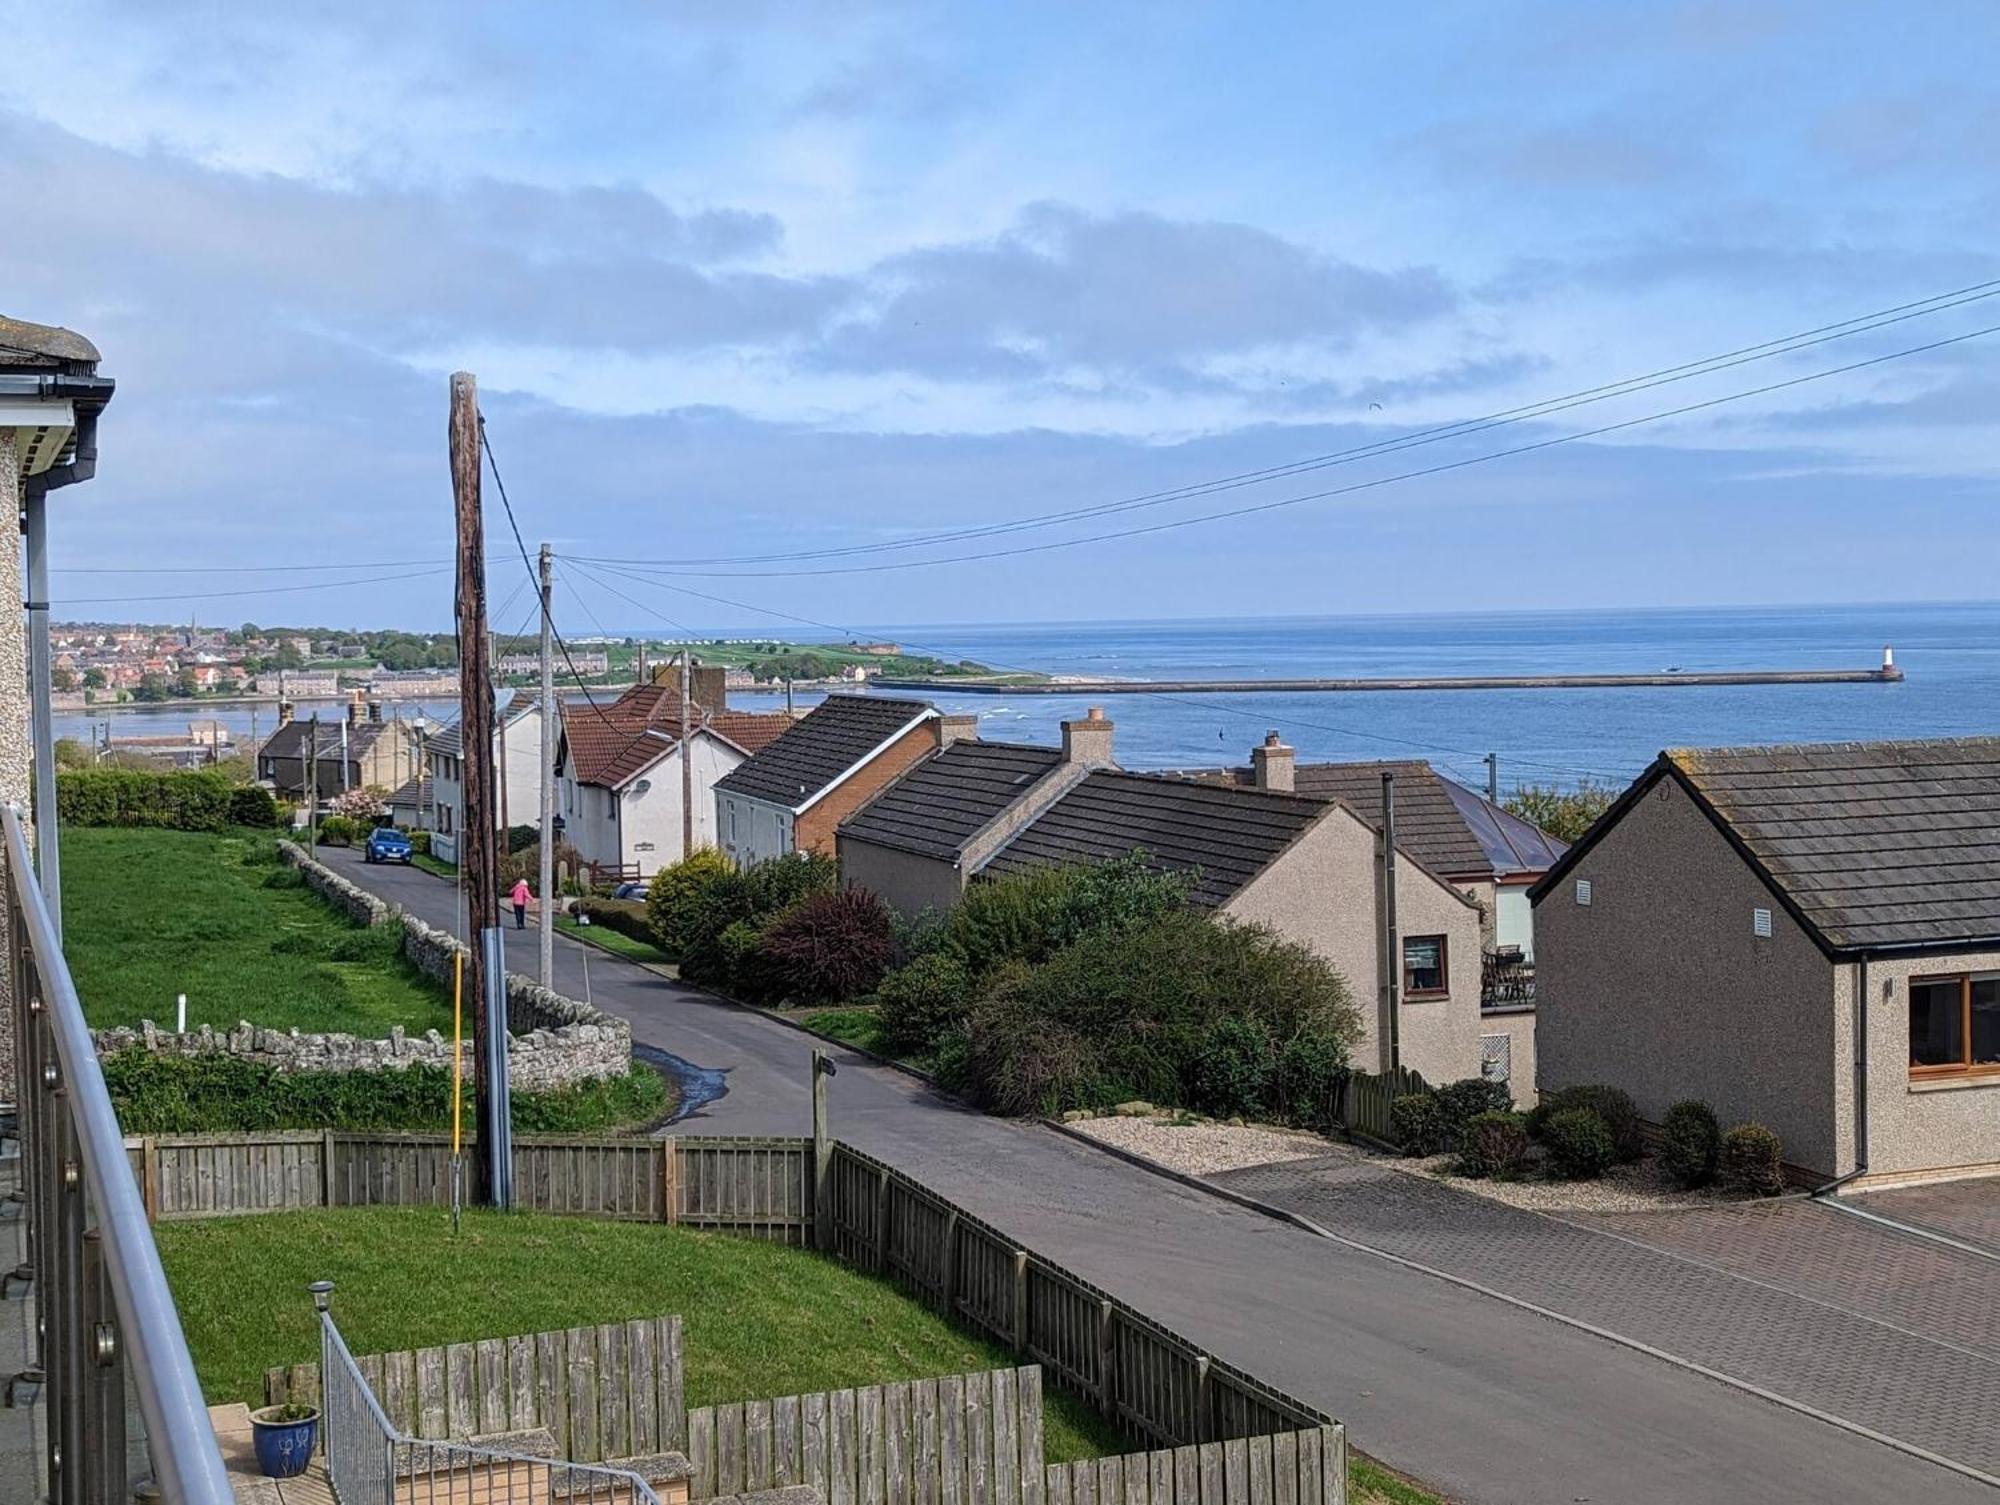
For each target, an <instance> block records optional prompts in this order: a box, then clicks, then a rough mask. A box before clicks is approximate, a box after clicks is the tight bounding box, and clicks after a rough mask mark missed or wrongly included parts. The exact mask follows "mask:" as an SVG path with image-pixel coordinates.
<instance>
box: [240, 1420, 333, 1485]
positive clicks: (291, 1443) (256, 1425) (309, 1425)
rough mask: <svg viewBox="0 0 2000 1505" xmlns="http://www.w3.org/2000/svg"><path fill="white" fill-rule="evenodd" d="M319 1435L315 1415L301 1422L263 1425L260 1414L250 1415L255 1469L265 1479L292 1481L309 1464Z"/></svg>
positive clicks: (265, 1422) (277, 1422)
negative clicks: (255, 1454) (260, 1472)
mask: <svg viewBox="0 0 2000 1505" xmlns="http://www.w3.org/2000/svg"><path fill="white" fill-rule="evenodd" d="M318 1435H319V1413H318V1412H314V1413H313V1414H312V1415H311V1416H308V1417H307V1418H306V1419H305V1420H304V1421H266V1420H265V1419H264V1415H263V1412H261V1411H253V1412H251V1413H250V1436H251V1439H252V1441H253V1442H254V1443H255V1444H256V1448H257V1466H258V1467H259V1468H261V1469H262V1470H263V1471H264V1476H265V1477H266V1478H268V1479H292V1478H296V1477H297V1476H298V1475H300V1474H302V1473H304V1472H305V1471H306V1465H307V1464H308V1463H311V1462H312V1455H313V1443H314V1441H315V1440H316V1439H317V1438H318Z"/></svg>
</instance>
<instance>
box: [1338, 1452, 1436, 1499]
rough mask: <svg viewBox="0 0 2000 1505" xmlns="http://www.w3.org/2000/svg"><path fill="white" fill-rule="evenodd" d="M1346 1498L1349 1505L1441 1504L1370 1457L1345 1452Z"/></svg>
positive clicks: (1433, 1496) (1428, 1492)
mask: <svg viewBox="0 0 2000 1505" xmlns="http://www.w3.org/2000/svg"><path fill="white" fill-rule="evenodd" d="M1347 1498H1348V1500H1349V1501H1350V1502H1351V1505H1444V1501H1443V1499H1442V1498H1441V1497H1439V1496H1437V1495H1434V1494H1432V1493H1431V1492H1430V1491H1429V1490H1427V1489H1425V1488H1424V1487H1423V1486H1422V1485H1420V1484H1414V1483H1412V1482H1411V1481H1410V1480H1408V1479H1405V1478H1404V1477H1403V1476H1402V1475H1401V1474H1399V1473H1396V1472H1395V1471H1394V1470H1392V1469H1387V1468H1384V1467H1383V1466H1382V1465H1381V1464H1379V1463H1377V1462H1376V1461H1375V1460H1374V1459H1373V1458H1366V1457H1363V1456H1362V1455H1361V1454H1360V1453H1357V1452H1355V1451H1354V1449H1353V1448H1352V1447H1349V1448H1348V1450H1347Z"/></svg>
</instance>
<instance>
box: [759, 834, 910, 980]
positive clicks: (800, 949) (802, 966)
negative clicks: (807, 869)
mask: <svg viewBox="0 0 2000 1505" xmlns="http://www.w3.org/2000/svg"><path fill="white" fill-rule="evenodd" d="M791 865H792V866H795V867H804V866H805V864H804V863H803V862H797V863H793V864H791ZM760 866H762V864H760ZM754 871H755V870H754V869H753V872H754ZM763 951H764V954H765V956H767V957H768V958H769V959H770V963H771V967H772V970H773V971H774V972H775V973H776V974H777V976H778V978H779V979H780V980H781V983H782V985H783V988H784V996H785V997H787V998H789V999H791V1000H792V1001H794V1002H798V1003H841V1002H844V1001H845V1000H847V999H849V998H853V997H855V996H856V995H857V994H861V993H866V992H868V991H869V990H871V989H872V988H873V987H874V986H875V985H876V984H877V983H879V982H880V981H881V980H882V974H883V972H884V971H886V970H887V969H888V966H889V960H890V958H891V957H892V956H894V955H895V951H896V941H895V937H894V936H893V935H892V934H891V933H890V930H889V907H888V906H887V905H886V904H884V903H883V902H882V901H881V900H880V899H878V898H877V897H876V896H875V895H874V894H872V893H870V892H869V891H868V890H867V889H865V888H844V889H838V890H836V891H834V892H831V893H811V894H809V895H808V896H807V897H805V898H803V899H801V900H799V901H798V902H797V903H795V904H793V905H792V906H791V907H790V908H789V909H786V910H783V911H781V912H780V913H779V914H778V915H777V917H776V918H775V919H773V920H771V921H770V922H769V923H768V924H767V925H765V926H764V943H763Z"/></svg>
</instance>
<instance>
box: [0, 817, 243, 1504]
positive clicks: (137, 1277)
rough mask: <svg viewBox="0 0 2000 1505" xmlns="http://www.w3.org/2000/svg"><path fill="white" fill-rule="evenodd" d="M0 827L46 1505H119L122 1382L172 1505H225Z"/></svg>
mask: <svg viewBox="0 0 2000 1505" xmlns="http://www.w3.org/2000/svg"><path fill="white" fill-rule="evenodd" d="M0 823H4V825H5V834H6V858H7V890H6V892H7V909H8V930H9V939H10V940H11V942H12V947H11V952H12V955H11V968H12V971H11V981H12V993H11V997H12V1000H13V1005H14V1072H15V1081H14V1093H15V1102H16V1104H17V1106H18V1109H19V1113H20V1129H21V1175H22V1181H23V1183H24V1189H25V1191H26V1193H27V1218H28V1258H27V1260H26V1262H25V1263H24V1264H23V1265H22V1267H21V1268H20V1270H18V1271H16V1272H15V1274H16V1275H17V1276H18V1277H20V1278H22V1279H25V1280H27V1281H28V1282H29V1283H30V1285H31V1287H32V1289H33V1292H34V1301H35V1310H36V1315H37V1317H38V1318H39V1323H38V1328H39V1332H38V1338H37V1344H38V1348H37V1359H38V1364H37V1369H36V1370H33V1371H30V1372H29V1376H28V1377H29V1378H30V1379H31V1380H37V1379H38V1380H40V1381H41V1382H42V1385H43V1392H42V1393H43V1396H44V1398H45V1404H46V1417H45V1420H46V1424H47V1425H46V1435H47V1448H48V1451H47V1464H48V1479H49V1499H50V1500H52V1501H54V1502H57V1505H120V1502H123V1501H124V1500H125V1499H127V1498H128V1496H129V1493H130V1490H129V1488H128V1480H127V1478H126V1437H125V1427H126V1422H125V1382H126V1378H127V1376H128V1374H129V1376H130V1379H131V1382H132V1387H133V1390H134V1391H135V1392H136V1394H137V1397H138V1403H139V1413H140V1416H141V1418H142V1419H143V1421H144V1425H145V1431H146V1443H147V1446H148V1449H149V1450H150V1453H151V1456H152V1465H153V1472H154V1477H155V1481H156V1482H157V1484H158V1486H159V1489H160V1491H161V1493H162V1495H163V1496H164V1497H165V1498H166V1499H167V1500H168V1501H171V1502H173V1505H231V1502H232V1501H233V1499H234V1495H233V1494H232V1492H231V1490H230V1486H229V1479H228V1475H227V1472H226V1470H225V1469H224V1467H223V1462H222V1453H221V1451H220V1449H219V1448H218V1447H217V1446H216V1442H215V1430H214V1428H212V1427H211V1426H210V1425H209V1421H208V1411H207V1408H206V1407H205V1406H204V1405H203V1404H202V1397H201V1386H200V1384H199V1383H198V1382H197V1381H196V1379H195V1372H194V1362H193V1360H192V1359H191V1358H189V1356H188V1346H187V1338H186V1336H185V1334H183V1333H182V1331H181V1322H180V1314H179V1313H178V1312H177V1311H176V1310H175V1308H174V1302H173V1297H172V1295H171V1294H170V1293H169V1291H168V1289H167V1277H166V1272H165V1271H164V1270H163V1269H162V1268H161V1266H160V1253H159V1250H158V1249H157V1248H156V1247H155V1246H154V1244H153V1234H152V1230H151V1228H149V1227H148V1226H147V1223H146V1209H145V1206H144V1205H143V1203H142V1202H141V1201H140V1197H139V1186H138V1183H137V1181H135V1180H134V1178H133V1176H132V1172H131V1168H130V1165H129V1163H128V1162H127V1160H126V1158H125V1137H124V1135H123V1134H122V1133H121V1132H120V1130H119V1127H118V1117H117V1114H116V1113H115V1112H113V1110H112V1107H111V1097H110V1094H109V1093H108V1092H106V1090H105V1087H104V1076H103V1073H102V1072H101V1071H100V1070H99V1069H98V1065H97V1053H96V1051H95V1050H94V1049H93V1047H92V1044H91V1039H90V1030H89V1028H88V1027H87V1026H86V1025H85V1023H84V1019H83V1005H82V1003H81V1002H80V1001H79V1000H78V998H77V994H76V985H75V983H74V982H73V981H72V980H71V979H70V975H69V966H68V964H67V963H66V962H65V961H64V960H63V954H62V943H61V941H60V940H59V939H58V938H57V935H56V928H55V922H54V920H53V919H52V918H51V917H50V914H49V909H48V905H47V904H46V903H45V902H44V900H43V898H42V892H41V888H40V886H39V885H38V884H37V883H36V882H35V879H34V868H33V863H32V859H31V857H30V855H29V851H28V839H27V833H26V831H25V830H24V829H23V827H22V825H21V816H20V812H19V811H18V810H16V809H15V808H14V807H13V806H11V805H10V806H7V807H6V808H5V809H4V810H0Z"/></svg>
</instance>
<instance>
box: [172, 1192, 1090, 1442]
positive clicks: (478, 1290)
mask: <svg viewBox="0 0 2000 1505" xmlns="http://www.w3.org/2000/svg"><path fill="white" fill-rule="evenodd" d="M155 1235H156V1237H157V1238H158V1241H159V1245H160V1253H161V1257H162V1258H163V1259H164V1260H165V1262H166V1266H167V1275H168V1278H169V1280H170V1282H171V1283H172V1285H173V1289H174V1298H175V1301H176V1303H177V1304H178V1305H179V1307H180V1311H181V1321H182V1324H183V1325H184V1326H185V1328H186V1329H187V1335H188V1343H189V1346H190V1347H191V1348H192V1349H193V1351H194V1360H195V1368H196V1370H197V1372H198V1373H199V1375H200V1377H201V1384H202V1390H203V1393H204V1394H205V1395H206V1396H207V1398H208V1399H209V1400H210V1401H211V1402H220V1401H228V1400H255V1399H257V1398H259V1397H261V1396H262V1394H263V1375H264V1371H265V1369H267V1368H269V1367H270V1366H272V1365H274V1364H293V1363H299V1362H301V1361H304V1360H309V1359H313V1358H315V1357H316V1356H317V1353H318V1341H317V1337H316V1334H315V1329H314V1326H313V1321H312V1302H311V1300H310V1299H309V1298H308V1297H307V1295H306V1286H307V1284H308V1283H309V1282H311V1281H314V1280H319V1279H329V1280H332V1281H334V1282H335V1283H336V1289H335V1291H334V1296H333V1310H334V1316H335V1319H336V1320H337V1321H338V1322H339V1323H340V1328H341V1332H342V1333H343V1334H344V1335H345V1336H346V1338H347V1341H348V1343H349V1345H350V1346H351V1347H352V1348H353V1349H354V1351H355V1352H356V1353H376V1352H381V1351H384V1350H394V1349H405V1348H419V1347H425V1346H428V1345H431V1344H436V1343H447V1342H454V1343H455V1342H462V1341H469V1340H472V1339H475V1338H492V1337H504V1336H510V1335H513V1334H516V1333H528V1332H543V1331H546V1330H548V1329H550V1328H557V1327H579V1326H587V1325H590V1324H594V1323H598V1322H611V1321H616V1320H621V1319H624V1318H630V1317H648V1316H657V1315H659V1314H662V1313H667V1312H678V1313H680V1315H681V1317H682V1319H683V1322H684V1324H685V1326H684V1333H685V1344H686V1355H687V1359H686V1362H687V1399H688V1404H689V1405H690V1406H704V1405H712V1404H718V1403H721V1402H725V1401H733V1400H752V1399H758V1398H762V1397H766V1396H779V1395H797V1394H803V1393H806V1392H809V1391H815V1390H837V1389H845V1388H847V1387H849V1386H856V1385H874V1384H883V1383H887V1382H889V1381H893V1380H906V1379H922V1378H925V1377H927V1376H931V1375H941V1374H955V1373H959V1372H961V1371H965V1370H973V1369H987V1368H995V1367H999V1366H1002V1365H1007V1364H1012V1363H1013V1362H1014V1359H1013V1357H1012V1356H1011V1355H1010V1354H1009V1353H1007V1352H1006V1351H1005V1350H1003V1349H1001V1348H1000V1347H998V1346H997V1345H995V1344H992V1343H989V1342H987V1341H986V1340H985V1339H983V1338H980V1337H976V1336H973V1335H971V1334H969V1333H967V1332H965V1331H963V1330H962V1329H960V1328H958V1327H956V1326H954V1325H953V1324H951V1323H948V1322H946V1321H945V1320H944V1319H943V1318H941V1317H939V1316H937V1315H936V1314H935V1313H933V1312H931V1311H930V1310H929V1309H928V1308H926V1307H923V1306H920V1305H918V1304H917V1303H916V1302H914V1301H911V1300H910V1299H909V1298H908V1297H906V1296H904V1295H903V1294H902V1293H901V1292H899V1291H897V1290H896V1289H895V1288H894V1287H893V1286H891V1285H889V1284H888V1283H887V1282H886V1281H882V1280H877V1279H875V1278H874V1277H872V1276H867V1275H862V1274H860V1273H858V1272H856V1271H853V1270H850V1269H847V1268H846V1267H844V1266H842V1265H839V1264H836V1263H835V1262H834V1261H832V1260H830V1259H826V1258H823V1257H821V1256H820V1255H817V1254H813V1253H810V1252H808V1251H805V1250H800V1249H788V1248H784V1247H782V1246H780V1245H777V1244H767V1243H761V1242H759V1241H757V1240H754V1239H739V1238H732V1237H729V1236H727V1235H724V1234H713V1233H700V1232H696V1231H694V1230H691V1229H684V1228H667V1227H662V1226H661V1225H659V1224H653V1223H613V1222H604V1221H598V1220H595V1219H589V1218H569V1217H553V1216H547V1215H541V1214H536V1213H510V1214H504V1215H503V1214H495V1213H485V1212H477V1211H468V1212H467V1213H466V1214H465V1217H464V1223H463V1229H462V1231H461V1232H460V1233H459V1234H457V1235H456V1236H454V1235H453V1233H452V1230H451V1219H450V1216H449V1214H447V1213H446V1212H444V1211H443V1210H442V1209H437V1208H409V1207H366V1208H343V1209H337V1210H334V1211H315V1212H287V1213H274V1214H270V1215H268V1216H263V1217H243V1218H216V1219H209V1220H202V1221H193V1222H169V1223H162V1224H160V1225H159V1227H158V1228H157V1229H155ZM1046 1394H1047V1415H1046V1424H1045V1433H1046V1446H1047V1451H1048V1456H1049V1459H1050V1460H1051V1461H1058V1460H1067V1459H1075V1458H1090V1457H1096V1456H1099V1455H1100V1454H1103V1453H1107V1452H1121V1451H1124V1450H1125V1448H1126V1447H1127V1446H1128V1444H1126V1443H1125V1442H1124V1441H1123V1440H1122V1439H1121V1438H1120V1437H1119V1435H1118V1434H1117V1432H1116V1431H1114V1430H1113V1429H1112V1428H1111V1427H1110V1426H1109V1425H1108V1424H1106V1423H1105V1422H1104V1421H1103V1420H1102V1419H1100V1418H1099V1417H1098V1416H1097V1415H1096V1413H1094V1412H1093V1411H1091V1410H1090V1409H1089V1408H1087V1407H1086V1406H1084V1405H1083V1403H1082V1402H1080V1401H1078V1400H1076V1399H1075V1398H1073V1397H1071V1396H1068V1395H1066V1394H1063V1393H1061V1392H1059V1391H1057V1390H1055V1389H1054V1388H1053V1387H1050V1388H1049V1389H1048V1390H1047V1391H1046Z"/></svg>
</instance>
